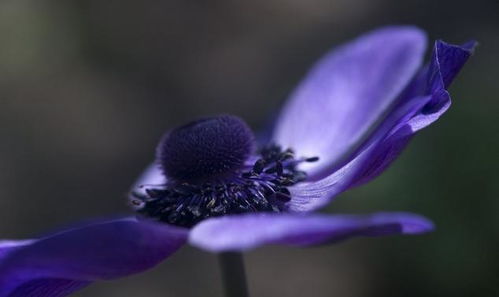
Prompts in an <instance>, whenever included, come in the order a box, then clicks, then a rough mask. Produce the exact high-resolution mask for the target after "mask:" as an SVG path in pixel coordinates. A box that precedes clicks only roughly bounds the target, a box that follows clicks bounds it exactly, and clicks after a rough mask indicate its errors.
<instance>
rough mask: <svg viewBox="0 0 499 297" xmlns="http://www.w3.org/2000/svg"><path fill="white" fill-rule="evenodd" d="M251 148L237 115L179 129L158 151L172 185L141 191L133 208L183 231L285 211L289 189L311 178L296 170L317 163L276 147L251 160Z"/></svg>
mask: <svg viewBox="0 0 499 297" xmlns="http://www.w3.org/2000/svg"><path fill="white" fill-rule="evenodd" d="M252 147H253V136H252V133H251V130H250V129H249V128H248V126H247V125H246V124H245V123H244V122H243V121H242V120H241V119H239V118H237V117H234V116H220V117H214V118H209V119H203V120H199V121H196V122H193V123H191V124H188V125H185V126H182V127H180V128H177V129H175V130H173V131H172V132H170V134H168V135H167V136H166V137H165V138H164V139H163V140H162V142H161V143H160V144H159V146H158V162H159V165H160V166H161V168H162V170H163V172H164V173H165V175H166V177H167V182H166V183H165V184H162V185H143V186H141V188H140V189H139V190H138V191H135V192H133V193H132V195H131V196H132V199H131V204H132V206H133V208H134V209H135V210H136V211H137V212H138V213H140V214H142V215H144V216H147V217H151V218H154V219H157V220H159V221H162V222H165V223H168V224H173V225H178V226H183V227H192V226H194V225H195V224H197V223H198V222H200V221H202V220H204V219H206V218H209V217H217V216H222V215H227V214H238V213H247V212H281V211H285V210H286V209H287V203H288V202H289V201H290V199H291V197H290V192H289V190H288V189H287V187H289V186H292V185H294V184H296V183H298V182H301V181H303V180H305V179H306V174H305V172H303V171H299V170H297V165H298V164H299V163H300V162H315V161H317V160H318V159H317V158H308V159H296V158H295V156H294V154H293V151H292V150H290V149H287V150H282V149H281V148H280V147H279V146H277V145H270V146H267V147H264V148H263V149H261V150H259V152H258V153H257V154H254V155H253V156H251V151H252ZM250 160H252V161H250Z"/></svg>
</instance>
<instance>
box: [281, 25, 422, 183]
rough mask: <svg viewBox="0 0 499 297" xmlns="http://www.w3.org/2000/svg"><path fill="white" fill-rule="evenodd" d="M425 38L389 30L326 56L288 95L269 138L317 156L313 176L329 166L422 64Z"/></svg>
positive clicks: (410, 31) (409, 31)
mask: <svg viewBox="0 0 499 297" xmlns="http://www.w3.org/2000/svg"><path fill="white" fill-rule="evenodd" d="M425 48H426V38H425V34H424V33H423V32H422V31H420V30H419V29H417V28H414V27H389V28H383V29H380V30H376V31H374V32H371V33H369V34H367V35H364V36H362V37H360V38H358V39H356V40H354V41H353V42H350V43H348V44H346V45H344V46H341V47H339V48H337V49H335V50H334V51H332V52H331V53H329V54H327V55H326V56H325V57H324V58H323V59H321V60H320V61H319V63H318V64H317V65H316V66H315V67H314V68H313V69H312V71H311V72H310V73H309V74H308V76H307V77H306V79H305V80H304V81H303V82H302V83H301V85H300V86H299V87H298V89H297V90H295V92H294V93H293V95H292V97H291V99H290V101H289V102H288V104H287V105H286V106H285V108H284V111H283V112H282V114H281V115H280V117H279V119H278V122H277V124H276V128H275V131H274V137H273V140H274V141H275V142H276V143H278V144H280V145H283V146H284V147H291V148H293V149H294V150H295V151H296V152H297V154H298V155H302V156H307V157H312V156H319V157H320V161H319V162H317V163H313V164H308V166H314V167H308V168H304V169H308V170H307V171H308V172H309V173H311V174H314V173H316V172H318V171H321V170H324V169H327V168H330V167H331V165H332V164H334V163H336V162H337V161H339V159H340V158H341V157H342V156H343V155H344V154H345V153H347V152H348V151H349V150H351V149H352V147H353V145H355V144H357V143H358V142H359V141H360V139H361V138H362V137H363V136H365V134H366V133H367V131H368V130H369V129H370V128H371V126H372V125H373V124H374V123H375V122H376V121H377V120H379V118H380V116H381V115H382V114H383V112H384V111H386V109H387V108H388V107H389V106H390V105H391V104H392V103H393V101H394V100H395V99H396V98H397V96H399V94H400V93H401V92H402V90H403V89H404V88H405V87H407V85H408V84H409V82H410V81H411V79H412V77H413V76H414V75H415V74H416V72H417V71H418V69H419V68H420V66H421V63H422V58H423V54H424V50H425Z"/></svg>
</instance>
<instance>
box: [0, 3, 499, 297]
mask: <svg viewBox="0 0 499 297" xmlns="http://www.w3.org/2000/svg"><path fill="white" fill-rule="evenodd" d="M386 24H416V25H418V26H420V27H422V28H424V29H425V30H427V31H428V33H429V36H430V38H431V39H436V38H443V39H445V40H446V41H449V42H454V43H459V42H464V41H467V40H468V39H471V38H474V39H477V40H478V41H480V43H481V44H480V47H479V48H478V50H477V53H476V55H475V56H474V57H473V58H472V59H471V60H470V62H469V63H468V65H466V67H465V69H464V71H463V73H462V74H461V75H460V76H459V77H458V79H457V81H456V82H455V84H454V85H453V86H452V89H451V93H452V94H453V99H454V101H453V106H452V108H451V109H450V111H449V112H448V113H447V114H446V115H445V116H444V117H443V118H442V119H441V120H440V121H438V123H436V124H435V125H433V126H432V127H431V128H430V129H426V130H424V131H422V133H420V135H419V136H418V137H416V138H415V140H414V141H413V142H412V143H411V145H410V146H409V148H408V149H407V150H406V151H405V152H404V154H403V155H402V156H401V158H400V159H399V160H398V161H397V162H396V163H395V164H394V165H393V166H392V167H391V168H390V169H389V171H388V172H386V173H385V174H384V175H383V176H381V177H379V178H378V179H376V180H375V181H374V182H372V183H370V184H369V185H366V186H363V187H361V188H359V189H355V190H352V191H350V192H348V193H346V194H343V195H342V197H341V198H340V199H338V200H337V201H336V203H334V204H333V205H331V206H330V207H329V208H328V209H327V210H326V211H328V212H338V213H340V212H347V213H367V212H370V211H378V210H405V211H413V212H419V213H422V214H424V215H426V216H428V217H430V218H432V219H433V220H434V221H435V223H436V225H437V227H438V229H437V231H436V232H434V233H432V234H429V235H425V236H421V237H390V238H376V239H364V238H362V239H355V240H352V241H349V242H345V243H343V244H340V245H335V246H326V247H319V248H312V249H297V248H285V247H266V248H261V249H258V250H256V251H253V252H250V253H248V254H247V255H246V260H247V270H248V276H249V282H250V289H251V292H252V295H253V296H289V297H292V296H318V297H320V296H341V297H361V296H362V297H365V296H373V297H376V296H383V297H389V296H408V297H409V296H414V297H416V296H418V297H419V296H452V297H457V296H483V297H485V296H499V252H498V250H499V244H498V238H499V215H498V210H499V199H498V193H499V182H498V179H499V174H498V172H499V164H498V151H499V133H498V132H499V131H498V120H499V116H498V114H499V108H498V107H499V100H498V94H499V83H498V81H497V80H498V77H499V71H498V69H499V1H494V0H489V1H487V0H484V1H474V2H469V1H456V0H442V1H434V0H409V1H398V0H307V1H304V0H251V1H250V0H240V1H222V0H213V1H190V0H165V1H159V0H145V1H98V0H87V1H44V0H2V1H1V2H0V139H1V142H0V166H1V170H0V218H1V221H0V238H25V237H30V236H33V235H35V234H39V233H41V232H45V231H47V230H50V229H53V228H56V227H57V226H60V225H65V224H68V223H70V222H74V221H78V220H82V219H85V218H88V217H102V216H106V215H110V214H126V213H128V209H127V207H126V203H125V196H126V192H127V190H128V188H129V186H130V184H131V183H132V182H133V181H134V178H135V177H136V176H137V175H138V174H139V172H140V171H141V170H142V169H143V167H144V165H145V164H147V163H148V162H149V161H150V160H151V158H152V157H153V153H154V147H155V145H156V142H157V141H158V139H159V138H160V136H161V134H162V133H163V132H164V131H165V130H166V129H169V128H172V127H174V126H175V125H178V124H181V123H184V122H186V121H188V120H191V119H193V118H196V117H198V116H203V115H209V114H217V113H233V114H236V115H239V116H241V117H243V118H245V119H246V120H247V121H248V122H249V123H250V124H251V125H252V127H254V128H255V129H256V130H257V129H261V128H262V127H264V126H265V124H266V123H267V121H268V119H269V117H270V116H271V115H272V114H273V113H274V112H275V111H276V110H277V109H278V108H279V106H280V105H281V104H282V103H283V101H284V100H285V98H286V97H287V94H288V93H289V92H290V91H291V90H292V88H293V86H294V85H295V84H296V83H297V82H298V81H299V79H300V78H301V77H302V76H303V75H304V73H305V71H306V70H307V68H308V67H309V66H310V64H311V63H312V62H314V61H315V60H316V59H317V58H318V57H320V56H321V55H322V54H323V53H325V52H326V51H327V50H328V49H330V48H331V47H332V46H334V45H337V44H339V43H341V42H343V41H346V40H348V39H351V38H353V37H355V36H357V35H358V34H360V33H362V32H365V31H368V30H371V29H373V28H375V27H377V26H381V25H386ZM221 294H222V288H221V284H220V277H219V270H218V266H217V259H216V257H215V256H214V255H212V254H209V253H205V252H202V251H199V250H196V249H194V248H189V247H188V248H185V249H182V250H181V251H180V252H179V253H178V254H176V255H174V256H173V257H172V258H170V259H169V260H167V261H166V262H164V263H163V264H161V265H160V266H159V267H157V268H156V269H154V270H151V271H148V272H145V273H143V274H141V275H137V276H132V277H129V278H126V279H121V280H118V281H112V282H102V283H98V284H95V285H92V286H90V287H89V288H87V289H85V290H83V291H81V292H79V293H77V294H75V296H79V297H88V296H94V297H97V296H107V297H113V296H147V297H160V296H161V297H164V296H171V297H175V296H179V297H189V296H220V295H221Z"/></svg>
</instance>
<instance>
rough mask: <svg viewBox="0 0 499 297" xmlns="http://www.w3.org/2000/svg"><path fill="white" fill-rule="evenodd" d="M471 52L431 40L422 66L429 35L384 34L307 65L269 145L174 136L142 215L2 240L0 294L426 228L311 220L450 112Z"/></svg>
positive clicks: (232, 135) (414, 218) (241, 129)
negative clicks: (207, 256)
mask: <svg viewBox="0 0 499 297" xmlns="http://www.w3.org/2000/svg"><path fill="white" fill-rule="evenodd" d="M474 46H475V42H469V43H466V44H464V45H462V46H457V45H450V44H447V43H445V42H443V41H437V42H436V43H435V45H434V48H433V52H432V57H431V60H430V62H429V63H428V64H426V65H424V66H422V60H423V55H424V51H425V47H426V37H425V34H424V33H423V32H422V31H420V30H419V29H417V28H413V27H388V28H382V29H379V30H376V31H373V32H371V33H368V34H366V35H364V36H361V37H360V38H358V39H356V40H354V41H353V42H350V43H347V44H346V45H343V46H340V47H338V48H336V49H335V50H333V51H332V52H330V53H328V54H327V55H326V56H325V57H324V58H323V59H321V60H320V61H319V62H318V64H317V65H316V66H315V67H313V68H312V70H311V72H310V73H309V74H308V76H307V77H306V78H305V80H304V81H303V82H302V83H301V84H300V85H299V86H298V88H297V89H296V90H295V92H294V93H293V94H292V96H291V98H290V99H289V101H288V102H287V104H286V105H285V107H284V109H283V110H282V112H281V114H280V115H279V117H278V118H277V121H276V124H275V127H274V129H273V133H272V137H271V140H270V141H269V143H266V144H259V145H258V144H257V143H256V141H255V138H254V137H253V134H252V132H251V130H250V128H249V127H248V125H246V124H245V123H244V121H243V120H241V119H239V118H237V117H235V116H230V115H222V116H217V117H211V118H204V119H201V120H197V121H194V122H192V123H189V124H187V125H185V126H182V127H179V128H176V129H173V130H172V131H170V132H169V133H167V134H166V135H165V136H164V137H163V139H162V140H161V142H160V144H159V145H158V149H157V156H156V158H155V161H154V163H153V165H151V166H149V168H148V169H147V170H146V172H145V173H144V174H143V175H142V177H141V178H140V179H139V181H138V182H137V184H136V186H134V187H133V189H132V191H131V194H130V204H131V205H132V207H133V209H134V210H135V211H136V212H137V213H138V214H139V215H138V217H137V218H125V219H118V220H105V221H99V222H96V223H94V224H87V225H85V226H83V227H79V228H74V229H68V230H66V231H64V232H60V233H56V234H53V235H51V236H48V237H43V238H39V239H34V240H22V241H3V242H0V297H7V296H8V297H14V296H66V295H68V294H70V293H71V292H73V291H76V290H78V289H80V288H82V287H85V286H86V285H88V284H90V283H92V282H93V281H97V280H103V279H114V278H118V277H122V276H126V275H129V274H133V273H138V272H140V271H143V270H145V269H148V268H151V267H153V266H154V265H156V264H158V263H159V262H161V261H162V260H164V259H165V258H167V257H168V256H169V255H171V254H173V253H174V252H175V251H176V250H177V249H178V248H180V247H181V246H182V245H183V244H185V243H186V242H189V243H190V244H192V245H194V246H196V247H199V248H202V249H205V250H208V251H213V252H223V251H242V250H248V249H252V248H255V247H258V246H262V245H266V244H284V245H295V246H310V245H316V244H327V243H334V242H338V241H340V240H344V239H347V238H350V237H353V236H381V235H389V234H420V233H424V232H428V231H431V230H432V229H433V225H432V223H431V222H430V221H429V220H427V219H425V218H424V217H421V216H419V215H415V214H409V213H404V212H397V213H375V214H371V215H327V214H321V215H319V214H314V213H313V211H315V210H318V209H319V208H321V207H323V206H324V205H326V204H328V203H330V202H331V201H332V200H333V199H334V198H335V197H336V196H337V195H338V194H340V193H342V192H344V191H346V190H348V189H351V188H353V187H356V186H359V185H361V184H363V183H366V182H368V181H370V180H372V179H373V178H375V177H376V176H378V175H379V174H380V173H381V172H383V171H384V170H385V169H386V168H387V167H388V166H389V165H390V164H391V163H392V161H393V160H394V159H395V158H396V157H397V156H398V155H399V154H400V152H401V151H402V150H403V149H404V147H405V146H406V145H407V143H408V142H409V140H410V139H411V138H412V136H414V135H415V133H416V132H417V131H419V130H421V129H422V128H424V127H426V126H428V125H429V124H431V123H433V122H434V121H436V120H437V119H438V118H439V117H440V116H441V115H442V114H443V113H444V112H445V111H446V110H447V109H448V108H449V106H450V96H449V93H448V91H447V88H448V86H449V85H450V83H451V82H452V80H453V79H454V77H455V76H456V75H457V73H458V72H459V70H460V69H461V67H462V66H463V65H464V63H465V62H466V61H467V59H468V58H469V57H470V55H471V53H472V50H473V48H474Z"/></svg>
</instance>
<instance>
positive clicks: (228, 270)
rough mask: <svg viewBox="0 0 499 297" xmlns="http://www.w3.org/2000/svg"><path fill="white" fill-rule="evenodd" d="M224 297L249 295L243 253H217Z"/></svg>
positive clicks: (246, 296) (247, 296)
mask: <svg viewBox="0 0 499 297" xmlns="http://www.w3.org/2000/svg"><path fill="white" fill-rule="evenodd" d="M219 260H220V268H221V270H222V279H223V283H224V288H225V296H226V297H249V294H248V286H247V285H246V274H245V272H244V260H243V255H242V254H241V253H237V252H226V253H222V254H220V255H219Z"/></svg>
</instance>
